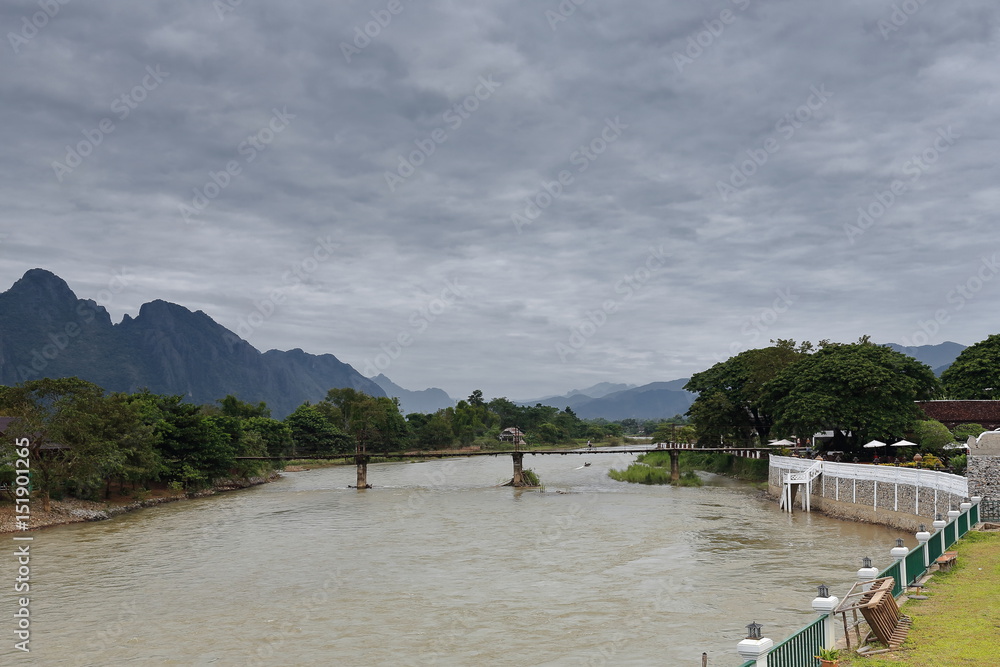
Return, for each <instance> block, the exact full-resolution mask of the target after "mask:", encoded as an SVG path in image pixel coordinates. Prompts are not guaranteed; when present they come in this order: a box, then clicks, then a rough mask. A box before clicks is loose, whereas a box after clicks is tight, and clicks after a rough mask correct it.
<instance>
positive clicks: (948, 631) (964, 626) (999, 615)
mask: <svg viewBox="0 0 1000 667" xmlns="http://www.w3.org/2000/svg"><path fill="white" fill-rule="evenodd" d="M953 549H954V550H955V551H958V561H957V563H956V565H955V567H953V568H952V570H951V571H950V572H939V573H937V574H935V575H934V576H933V578H932V579H931V581H930V582H929V583H928V586H927V588H926V589H925V591H926V593H927V595H928V597H929V599H927V600H910V601H909V602H907V603H906V604H905V605H903V609H902V611H903V613H904V614H906V615H907V616H910V617H911V618H912V619H913V627H912V629H911V630H910V635H909V637H908V638H907V641H906V643H904V644H903V646H902V647H901V648H900V649H897V650H896V651H893V652H892V653H891V654H886V655H883V656H880V657H878V658H859V657H856V656H855V657H852V658H851V659H850V660H846V659H842V660H841V665H844V666H845V667H846V666H847V665H850V666H851V667H896V666H897V665H911V666H913V667H941V666H943V665H996V664H1000V659H998V656H997V635H998V632H1000V630H998V629H1000V605H998V604H997V593H998V591H1000V533H980V532H970V533H968V534H966V536H965V537H963V538H962V539H961V540H960V541H959V542H958V544H956V545H955V547H953Z"/></svg>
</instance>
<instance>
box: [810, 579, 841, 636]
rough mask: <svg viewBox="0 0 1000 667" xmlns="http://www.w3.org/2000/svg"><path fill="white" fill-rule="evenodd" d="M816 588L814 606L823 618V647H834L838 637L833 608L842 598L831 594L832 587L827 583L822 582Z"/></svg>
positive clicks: (814, 609)
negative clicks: (835, 630) (835, 631)
mask: <svg viewBox="0 0 1000 667" xmlns="http://www.w3.org/2000/svg"><path fill="white" fill-rule="evenodd" d="M816 590H817V594H816V597H815V598H813V601H812V608H813V611H815V612H816V613H817V614H819V615H820V617H821V618H822V619H823V648H830V649H832V648H834V647H835V646H836V645H837V637H836V635H835V634H834V630H833V610H834V609H836V608H837V605H838V604H840V599H839V598H837V597H836V596H835V595H830V587H829V586H827V585H826V584H820V585H819V586H817V587H816Z"/></svg>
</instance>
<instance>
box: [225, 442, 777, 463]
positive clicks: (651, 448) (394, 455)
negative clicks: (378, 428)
mask: <svg viewBox="0 0 1000 667" xmlns="http://www.w3.org/2000/svg"><path fill="white" fill-rule="evenodd" d="M770 451H772V450H771V449H769V448H765V447H695V448H692V447H656V446H655V445H639V446H636V447H627V448H625V447H583V448H579V449H521V450H514V449H507V450H471V451H461V450H454V449H452V450H447V451H431V452H368V453H366V454H363V455H362V456H367V457H369V458H380V459H381V458H385V459H426V458H436V459H440V458H446V457H459V458H460V457H466V456H510V455H511V454H532V455H535V454H538V455H545V454H558V455H560V456H564V455H567V454H648V453H649V452H726V453H733V452H770ZM355 456H357V454H355V453H350V454H337V455H328V456H237V457H236V459H237V460H239V461H288V460H291V459H295V460H296V461H330V460H336V459H350V458H353V457H355Z"/></svg>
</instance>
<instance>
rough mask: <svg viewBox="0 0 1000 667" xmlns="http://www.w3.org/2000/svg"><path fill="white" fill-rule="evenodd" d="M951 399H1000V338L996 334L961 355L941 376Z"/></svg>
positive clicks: (965, 350) (945, 390)
mask: <svg viewBox="0 0 1000 667" xmlns="http://www.w3.org/2000/svg"><path fill="white" fill-rule="evenodd" d="M941 384H942V385H943V386H944V393H945V395H946V396H947V397H948V398H952V399H956V400H976V399H978V400H991V399H996V398H1000V334H993V335H992V336H989V337H987V338H986V340H981V341H979V342H978V343H976V344H975V345H973V346H971V347H967V348H965V349H964V350H962V352H961V354H959V355H958V357H957V358H956V359H955V361H954V362H952V364H951V366H949V367H948V368H947V369H946V370H945V371H944V372H943V373H941Z"/></svg>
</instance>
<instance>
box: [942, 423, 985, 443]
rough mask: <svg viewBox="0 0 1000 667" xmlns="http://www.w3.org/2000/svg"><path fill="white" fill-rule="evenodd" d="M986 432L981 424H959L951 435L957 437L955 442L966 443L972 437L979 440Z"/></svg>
mask: <svg viewBox="0 0 1000 667" xmlns="http://www.w3.org/2000/svg"><path fill="white" fill-rule="evenodd" d="M986 430H987V429H985V428H983V427H982V426H981V425H980V424H959V425H958V426H956V427H955V428H953V429H952V430H951V433H952V435H953V436H955V442H962V443H965V442H968V441H969V438H970V437H971V438H978V437H979V435H980V434H982V433H983V432H985V431H986Z"/></svg>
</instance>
